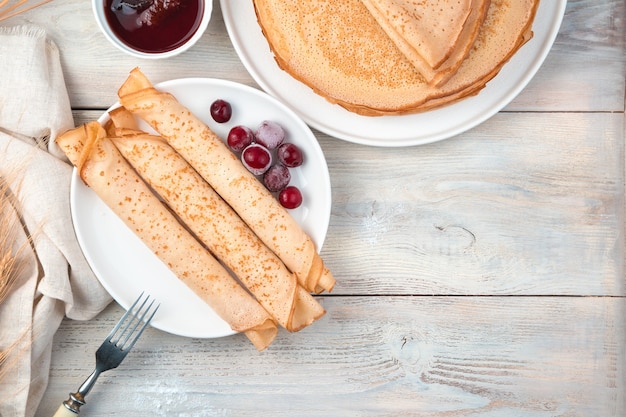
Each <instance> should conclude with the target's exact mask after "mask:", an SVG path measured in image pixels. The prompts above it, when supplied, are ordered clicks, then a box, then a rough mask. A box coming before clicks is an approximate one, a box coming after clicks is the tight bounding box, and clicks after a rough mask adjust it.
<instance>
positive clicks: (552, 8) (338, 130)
mask: <svg viewBox="0 0 626 417" xmlns="http://www.w3.org/2000/svg"><path fill="white" fill-rule="evenodd" d="M566 4H567V0H548V1H546V0H544V1H541V2H540V3H539V9H538V10H537V15H536V17H535V21H534V24H533V31H534V36H533V38H532V39H531V40H530V41H529V42H528V43H527V44H526V45H524V46H523V47H522V48H521V49H520V50H519V51H518V52H517V53H516V54H515V55H514V56H513V57H512V58H511V60H510V61H509V62H508V63H507V64H506V65H505V66H504V67H503V68H502V70H501V71H500V73H499V74H498V75H497V76H496V77H495V78H494V79H493V80H491V81H490V82H489V83H488V84H487V86H486V87H485V88H484V89H483V90H482V91H481V92H480V94H478V95H477V96H473V97H468V98H465V99H463V100H461V101H459V102H457V103H454V104H451V105H449V106H446V107H442V108H440V109H435V110H430V111H427V112H424V113H418V114H410V115H402V116H382V117H367V116H360V115H357V114H355V113H351V112H349V111H347V110H345V109H344V108H342V107H340V106H338V105H335V104H331V103H330V102H328V101H326V100H325V99H324V98H323V97H321V96H319V95H317V94H315V93H314V92H313V90H311V89H310V88H309V87H307V86H306V85H304V84H302V83H301V82H299V81H297V80H296V79H294V78H292V77H291V76H290V75H289V74H287V73H286V72H284V71H282V70H281V69H280V68H279V67H278V65H277V64H276V61H275V60H274V56H273V54H272V53H271V51H270V49H269V46H268V44H267V41H266V40H265V37H264V36H263V33H262V32H261V28H260V26H259V24H258V22H257V19H256V15H255V12H254V5H253V3H252V1H230V0H221V7H222V13H223V15H224V21H225V23H226V29H227V30H228V34H229V36H230V39H231V41H232V43H233V45H234V47H235V50H236V51H237V54H238V55H239V58H240V59H241V61H242V62H243V64H244V66H245V67H246V69H247V70H248V72H250V75H251V76H252V77H253V78H254V80H255V81H256V82H257V83H258V84H259V85H260V86H261V88H263V89H264V90H265V91H267V92H268V93H269V94H271V95H272V96H274V97H276V98H278V99H279V100H281V101H282V102H284V103H286V104H287V105H288V106H289V107H290V108H292V109H293V110H294V111H295V112H296V114H298V115H299V116H300V117H301V118H302V119H303V120H304V121H306V122H307V123H308V124H309V125H310V126H312V127H314V128H315V129H318V130H320V131H321V132H324V133H326V134H328V135H330V136H334V137H336V138H339V139H342V140H346V141H349V142H354V143H359V144H363V145H370V146H384V147H397V146H412V145H422V144H426V143H431V142H436V141H439V140H443V139H447V138H450V137H452V136H456V135H458V134H460V133H463V132H465V131H467V130H469V129H471V128H473V127H475V126H477V125H479V124H480V123H482V122H484V121H485V120H487V119H488V118H490V117H491V116H493V115H494V114H496V113H497V112H499V111H500V110H502V109H503V108H504V107H505V106H506V105H507V104H508V103H509V102H510V101H511V100H513V99H514V98H515V97H516V96H517V95H518V94H519V93H520V91H522V89H523V88H524V87H526V85H527V84H528V82H529V81H530V80H531V79H532V77H533V76H534V75H535V74H536V72H537V70H538V69H539V67H540V66H541V64H542V63H543V61H544V60H545V58H546V56H547V55H548V52H549V51H550V48H551V47H552V44H553V43H554V39H555V38H556V35H557V33H558V30H559V27H560V26H561V21H562V19H563V15H564V13H565V6H566Z"/></svg>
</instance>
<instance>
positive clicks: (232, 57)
mask: <svg viewBox="0 0 626 417" xmlns="http://www.w3.org/2000/svg"><path fill="white" fill-rule="evenodd" d="M233 1H243V0H233ZM542 1H552V0H542ZM625 8H626V6H625V2H624V1H623V0H572V1H569V2H568V5H567V10H566V15H565V18H564V21H563V25H562V27H561V30H560V32H559V35H558V37H557V39H556V43H555V44H554V47H553V49H552V51H551V52H550V54H549V56H548V57H547V60H546V61H545V63H544V65H543V66H542V67H541V69H540V70H539V72H538V74H537V75H536V77H535V78H534V79H533V80H532V81H531V83H530V84H529V85H528V87H527V88H526V89H524V90H523V91H522V93H521V94H520V95H519V96H518V97H517V98H516V99H515V100H514V101H513V102H512V103H511V104H510V105H508V106H507V107H506V108H505V109H504V110H503V111H501V112H500V113H498V114H497V115H495V116H494V117H493V118H491V119H490V120H488V121H487V122H485V123H483V124H482V125H480V126H478V127H476V128H474V129H472V130H470V131H468V132H466V133H463V134H461V135H459V136H457V137H454V138H451V139H449V140H445V141H441V142H437V143H433V144H429V145H424V146H415V147H408V148H376V147H368V146H362V145H356V144H353V143H348V142H345V141H341V140H338V139H334V138H332V137H329V136H327V135H325V134H322V133H320V132H317V131H315V134H316V136H317V138H318V139H319V142H320V144H321V146H322V149H323V151H324V153H325V156H326V159H327V162H328V167H329V171H330V176H331V182H332V199H333V204H332V214H331V219H330V226H329V230H328V235H327V238H326V241H325V243H324V246H323V250H322V255H323V257H324V259H325V261H326V263H327V264H328V266H329V267H330V268H331V269H332V271H333V272H334V274H335V276H336V278H337V281H338V282H337V286H336V288H335V290H334V291H333V293H332V295H324V296H322V297H320V300H321V302H322V303H323V305H324V307H325V308H326V309H327V311H328V312H327V315H326V316H325V317H324V318H323V319H322V320H320V321H319V322H317V323H315V324H314V325H313V326H312V327H310V328H307V329H305V330H304V331H301V332H299V333H295V334H288V333H287V332H284V331H281V332H280V333H279V336H278V338H277V340H276V341H275V343H274V344H273V345H272V346H271V347H270V348H269V349H268V350H266V351H264V352H262V353H258V352H256V350H255V349H254V348H253V347H252V345H251V344H250V343H248V342H247V340H246V339H245V337H244V336H242V335H234V336H230V337H226V338H222V339H209V340H207V339H189V338H184V337H179V336H175V335H171V334H167V333H164V332H161V331H158V330H155V329H150V330H149V331H147V333H145V334H144V336H143V337H142V339H141V340H140V343H138V346H136V347H135V349H134V351H133V352H132V353H131V355H129V357H128V358H127V359H126V360H125V362H124V364H123V365H122V366H121V367H120V368H118V369H116V370H114V371H110V372H108V373H105V374H103V375H102V376H101V378H100V380H99V382H98V384H97V385H96V388H95V389H94V391H92V393H90V395H89V397H88V399H87V400H88V404H87V405H86V406H84V407H83V411H82V413H81V414H85V415H92V416H104V415H107V416H111V415H124V416H158V415H163V416H171V415H184V416H255V417H258V416H446V417H458V416H472V417H475V416H481V417H487V416H489V417H492V416H524V417H531V416H532V417H553V416H567V417H572V416H589V417H592V416H593V417H613V416H615V417H622V416H624V415H626V395H625V394H626V389H625V388H626V386H625V385H626V339H625V334H626V333H625V330H626V323H625V318H626V285H625V284H626V281H625V276H624V253H625V252H624V249H625V248H624V195H625V183H624V175H625V173H624V168H625V156H624V137H625V119H624V93H625V87H624V86H625V78H626V65H625V61H626V59H625V56H626V54H625V25H626V23H625V18H626V10H625ZM26 22H31V23H35V24H38V25H41V26H43V27H45V28H46V29H47V31H48V33H49V35H50V37H51V38H52V39H53V40H54V41H55V42H56V43H57V44H58V45H59V48H60V50H61V55H62V65H63V69H64V73H65V78H66V82H67V87H68V90H69V94H70V98H71V103H72V107H73V109H74V111H75V118H76V123H82V122H84V121H86V120H92V119H95V118H97V117H98V116H99V115H100V114H101V113H102V111H103V110H104V109H106V108H107V107H108V106H109V105H110V104H111V103H113V102H115V101H116V96H115V93H116V90H117V87H118V86H119V85H120V83H121V82H122V81H123V80H124V79H125V77H126V75H127V74H128V71H129V70H130V69H132V68H133V67H134V66H137V65H139V66H141V68H142V69H143V70H144V72H145V73H146V74H148V75H149V77H150V78H151V79H153V80H154V81H155V82H158V81H161V80H165V79H171V78H179V77H215V78H224V79H229V80H233V81H237V82H240V83H244V84H248V85H251V86H256V84H255V82H254V81H253V79H252V78H251V77H250V75H249V74H248V73H247V71H246V69H245V68H244V66H243V65H242V63H241V61H240V60H239V58H238V56H237V54H236V53H235V50H234V49H233V47H232V44H231V42H230V40H229V38H228V34H227V32H226V29H225V26H224V20H223V18H222V13H221V9H220V6H219V2H217V1H216V2H215V3H214V11H213V18H212V20H211V23H210V26H209V28H208V30H207V32H206V34H205V36H204V37H203V38H202V40H201V41H200V42H199V44H197V45H196V46H195V47H193V48H192V49H191V50H190V51H188V52H186V53H184V54H182V55H180V56H178V57H175V58H172V59H168V60H166V61H147V60H137V59H134V58H131V57H129V56H126V55H124V54H123V53H121V52H119V51H118V50H117V49H115V48H114V47H113V46H111V45H110V44H109V43H108V42H107V41H106V39H105V38H104V36H103V35H102V34H101V33H100V32H99V30H98V28H97V26H96V23H95V20H94V18H93V15H92V11H91V5H90V2H89V1H86V0H54V1H53V2H52V3H49V4H48V5H45V6H42V7H40V8H38V9H35V10H33V11H31V12H28V13H26V14H24V15H22V16H19V17H17V18H14V19H11V20H9V21H7V22H3V24H4V25H9V24H11V25H12V24H17V23H26ZM120 315H121V309H120V307H118V306H117V305H116V304H115V303H113V304H111V305H110V307H109V308H107V309H106V310H105V311H104V312H103V313H102V314H101V315H99V316H98V317H96V318H95V319H93V320H91V321H88V322H78V321H69V320H66V321H64V322H63V324H62V326H61V328H60V330H59V332H58V335H57V337H56V338H55V341H54V347H53V356H52V369H51V376H50V381H49V386H48V389H47V392H46V394H45V397H44V399H43V401H42V403H41V405H40V408H39V411H38V413H37V416H38V417H46V416H50V415H51V414H52V413H53V412H54V410H56V408H57V406H58V405H59V404H60V402H61V401H63V400H65V399H66V398H67V394H68V393H69V392H70V391H73V390H75V389H76V388H77V387H78V385H79V384H80V383H81V382H82V381H83V380H84V378H85V377H86V376H87V375H88V374H89V372H90V371H91V369H92V367H93V352H94V350H95V348H96V347H97V346H98V345H99V344H100V342H101V340H102V338H103V337H104V335H105V334H106V333H108V331H109V330H110V328H111V327H112V325H113V324H114V322H115V321H117V319H118V318H119V316H120Z"/></svg>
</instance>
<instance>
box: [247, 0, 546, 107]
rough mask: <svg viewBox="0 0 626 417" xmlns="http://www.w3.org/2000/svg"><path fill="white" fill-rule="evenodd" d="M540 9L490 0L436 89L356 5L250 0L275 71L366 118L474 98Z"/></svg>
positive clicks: (524, 1)
mask: <svg viewBox="0 0 626 417" xmlns="http://www.w3.org/2000/svg"><path fill="white" fill-rule="evenodd" d="M538 4H539V0H491V2H490V5H489V8H488V9H487V14H486V16H485V18H484V21H483V23H482V25H481V26H480V30H479V32H478V35H477V37H476V39H475V40H474V43H473V45H472V47H471V49H470V51H469V53H468V54H467V56H466V57H465V59H463V62H462V63H461V65H460V66H459V68H458V69H457V70H456V72H455V73H454V75H452V76H451V77H450V78H449V79H448V80H447V81H446V82H445V83H443V84H441V85H435V84H436V83H435V84H432V83H429V82H428V81H427V80H426V79H425V78H424V76H423V75H422V74H421V73H420V72H419V71H418V70H417V69H416V67H415V66H414V65H413V64H412V63H411V61H410V60H409V59H407V56H406V55H405V54H404V53H403V52H402V51H400V49H399V48H398V46H397V45H396V43H394V41H393V40H392V39H391V38H390V36H389V35H388V34H387V33H386V32H385V30H383V28H382V27H381V25H380V24H379V23H378V21H377V20H376V19H375V17H374V16H373V15H372V13H371V12H370V11H369V10H368V8H367V7H365V5H364V4H363V3H362V2H361V0H344V1H340V2H339V1H332V0H254V7H255V12H256V15H257V20H258V22H259V25H260V27H261V29H262V31H263V34H264V36H265V38H266V39H267V42H268V45H269V48H270V50H271V51H272V53H273V54H274V58H275V60H276V62H277V63H278V65H279V67H280V68H282V69H283V70H284V71H286V72H287V73H289V74H290V75H291V76H292V77H294V78H295V79H297V80H299V81H301V82H302V83H304V84H305V85H307V86H309V87H310V88H311V89H313V91H315V92H316V93H317V94H319V95H320V96H322V97H324V98H326V99H327V100H328V101H330V102H331V103H336V104H338V105H340V106H343V107H344V108H346V109H347V110H349V111H352V112H355V113H358V114H362V115H367V116H377V115H390V114H405V113H415V112H421V111H425V110H428V109H432V108H434V107H440V106H443V105H447V104H450V103H453V102H456V101H458V100H460V99H463V98H465V97H467V96H470V95H474V94H477V93H478V92H479V91H480V90H481V89H482V88H484V86H485V84H486V83H487V82H488V81H490V80H491V79H492V78H493V77H495V76H496V74H497V73H498V72H499V71H500V69H501V68H502V66H503V65H504V64H505V63H506V62H507V61H508V60H509V59H510V58H511V57H512V56H513V55H514V54H515V53H516V52H517V51H518V50H519V48H520V47H521V46H522V45H523V44H524V43H525V42H527V41H528V40H529V39H530V38H531V37H532V22H533V19H534V16H535V13H536V10H537V6H538ZM468 19H469V18H468ZM457 43H458V42H457Z"/></svg>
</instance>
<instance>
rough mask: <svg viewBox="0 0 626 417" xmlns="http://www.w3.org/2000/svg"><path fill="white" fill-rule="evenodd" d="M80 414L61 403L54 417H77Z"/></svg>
mask: <svg viewBox="0 0 626 417" xmlns="http://www.w3.org/2000/svg"><path fill="white" fill-rule="evenodd" d="M77 415H78V414H77V413H75V412H74V411H72V410H70V409H69V408H67V407H66V406H65V404H61V405H60V406H59V408H58V409H57V411H56V413H54V415H53V416H52V417H76V416H77Z"/></svg>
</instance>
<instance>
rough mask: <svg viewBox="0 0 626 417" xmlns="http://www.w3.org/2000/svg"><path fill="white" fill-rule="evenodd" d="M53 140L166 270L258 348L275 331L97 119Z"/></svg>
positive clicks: (264, 312) (264, 345) (251, 298)
mask: <svg viewBox="0 0 626 417" xmlns="http://www.w3.org/2000/svg"><path fill="white" fill-rule="evenodd" d="M56 142H57V144H58V145H59V147H60V148H61V149H62V150H63V152H64V153H65V154H66V155H67V157H68V159H69V160H70V161H71V162H72V164H73V165H74V166H76V168H77V169H78V172H79V173H80V177H81V178H82V180H83V181H84V182H85V183H86V184H87V185H88V186H89V187H90V188H91V189H93V190H94V192H95V193H96V194H97V195H98V196H99V197H100V199H102V200H103V201H104V203H105V204H106V205H107V206H109V207H110V208H111V210H112V211H113V212H114V213H115V214H116V215H117V216H119V217H120V219H121V220H122V221H124V223H125V224H126V225H127V226H128V227H129V228H130V229H131V230H132V231H133V232H134V233H135V234H136V235H137V236H138V237H139V238H140V239H141V240H142V241H143V242H144V243H145V244H146V246H147V247H148V248H150V250H151V251H152V252H153V253H154V254H155V255H156V256H157V257H158V258H159V259H160V260H161V261H162V262H163V263H164V264H165V265H167V266H168V267H169V269H170V270H171V271H172V272H173V273H174V274H175V275H176V276H177V277H178V278H179V279H180V280H181V281H182V282H184V283H185V284H186V285H187V286H188V287H189V288H190V289H191V290H193V291H194V292H195V293H196V294H197V295H198V296H199V297H200V298H201V299H202V300H204V301H205V302H206V303H207V304H208V305H209V306H210V307H211V308H212V309H213V310H214V311H215V312H216V313H217V314H218V315H219V316H220V317H221V318H222V319H223V320H224V321H226V322H227V323H228V324H229V325H230V326H231V328H232V329H233V330H235V331H237V332H244V333H245V334H246V336H247V337H248V338H249V339H250V340H251V341H252V343H253V344H254V346H255V347H256V348H257V349H258V350H263V349H265V348H266V347H268V346H269V345H270V344H271V343H272V341H273V340H274V338H275V337H276V334H277V332H278V328H277V325H276V323H275V321H274V320H273V319H272V318H271V317H270V315H269V314H268V312H267V311H266V310H265V309H264V308H263V307H262V306H261V305H260V304H259V303H258V302H257V301H256V300H255V299H254V298H253V297H252V296H251V295H250V294H249V293H248V292H247V291H246V290H245V289H244V288H243V287H242V286H241V285H240V284H239V283H238V282H237V281H236V280H235V279H234V278H233V277H232V275H231V274H230V273H229V272H228V271H227V270H226V269H225V268H224V267H223V266H222V265H221V264H220V263H219V261H218V260H217V259H215V258H214V257H213V256H212V255H211V254H210V253H209V252H208V250H207V249H206V248H204V247H203V246H202V245H201V244H200V243H199V242H198V241H197V240H196V239H195V237H194V236H193V235H192V234H191V233H190V232H189V231H188V230H187V229H186V228H185V227H184V226H183V225H182V224H181V223H180V222H179V221H178V220H177V219H176V217H175V216H174V215H173V214H172V213H171V211H170V210H169V209H168V208H167V207H166V206H165V205H164V204H163V203H162V202H161V201H160V200H159V199H158V198H157V197H156V196H155V195H154V194H153V193H152V191H151V190H150V188H149V187H148V185H147V184H145V183H144V182H143V180H142V179H141V178H140V177H139V176H138V175H137V173H136V172H135V170H134V169H133V168H132V167H131V166H130V165H129V164H128V162H127V161H126V160H125V159H124V158H123V157H122V155H121V154H120V153H119V151H118V150H117V148H116V147H115V146H114V144H113V143H112V142H111V140H110V139H109V138H108V137H107V136H106V132H105V130H104V128H103V127H102V126H101V125H100V124H99V123H97V122H90V123H87V124H85V125H83V126H79V127H77V128H75V129H72V130H69V131H67V132H65V133H64V134H62V135H60V136H59V137H58V138H57V140H56Z"/></svg>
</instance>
